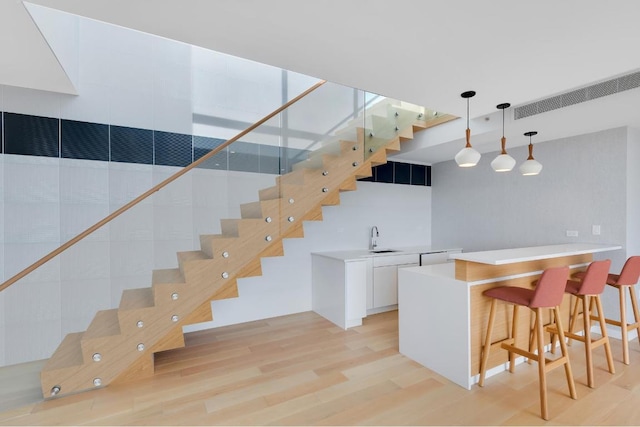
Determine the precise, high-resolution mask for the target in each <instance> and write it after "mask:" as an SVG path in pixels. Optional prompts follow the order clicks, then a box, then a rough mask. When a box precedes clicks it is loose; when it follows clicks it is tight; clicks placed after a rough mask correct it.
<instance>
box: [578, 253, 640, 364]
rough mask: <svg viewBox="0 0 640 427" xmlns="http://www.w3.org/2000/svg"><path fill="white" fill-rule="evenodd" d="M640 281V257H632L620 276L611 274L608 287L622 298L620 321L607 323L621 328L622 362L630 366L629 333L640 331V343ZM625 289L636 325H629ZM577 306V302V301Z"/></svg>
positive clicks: (580, 275)
mask: <svg viewBox="0 0 640 427" xmlns="http://www.w3.org/2000/svg"><path fill="white" fill-rule="evenodd" d="M584 275H585V273H584V272H581V273H577V274H575V275H574V276H573V277H575V278H578V279H582V278H583V277H584ZM638 279H640V256H632V257H630V258H629V259H627V261H626V262H625V263H624V267H622V271H621V272H620V274H609V276H608V277H607V285H609V286H613V287H614V288H617V289H618V294H619V297H620V321H617V320H614V319H607V318H605V319H604V320H605V322H606V323H608V324H610V325H614V326H618V327H620V330H621V334H622V361H623V362H624V364H625V365H628V364H629V338H628V337H629V331H633V330H634V329H636V330H638V332H637V333H638V341H640V329H639V328H640V313H639V312H638V299H637V298H636V291H635V285H636V284H637V283H638ZM625 289H628V290H629V297H630V298H631V307H632V308H633V317H634V320H635V323H627V302H626V293H625ZM576 304H577V300H576Z"/></svg>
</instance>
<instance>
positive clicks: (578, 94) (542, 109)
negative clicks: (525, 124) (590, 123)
mask: <svg viewBox="0 0 640 427" xmlns="http://www.w3.org/2000/svg"><path fill="white" fill-rule="evenodd" d="M637 87H640V71H637V72H635V73H632V74H627V75H626V76H622V77H618V78H615V79H612V80H607V81H605V82H602V83H597V84H595V85H592V86H587V87H583V88H582V89H576V90H574V91H571V92H567V93H563V94H562V95H556V96H553V97H551V98H547V99H542V100H540V101H536V102H532V103H530V104H526V105H522V106H520V107H516V108H514V112H513V115H514V118H515V120H518V119H523V118H525V117H529V116H535V115H536V114H540V113H546V112H547V111H552V110H557V109H558V108H563V107H568V106H569V105H575V104H579V103H581V102H586V101H590V100H592V99H597V98H601V97H603V96H607V95H613V94H614V93H618V92H623V91H625V90H629V89H635V88H637Z"/></svg>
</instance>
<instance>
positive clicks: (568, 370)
mask: <svg viewBox="0 0 640 427" xmlns="http://www.w3.org/2000/svg"><path fill="white" fill-rule="evenodd" d="M553 311H554V313H555V319H556V329H557V330H558V339H559V341H560V351H561V353H562V357H564V358H566V360H565V362H564V373H565V376H566V377H567V385H568V386H569V394H570V395H571V398H572V399H577V398H578V394H577V393H576V383H575V382H574V381H573V372H572V371H571V363H569V353H568V351H567V343H566V342H565V340H564V338H565V337H564V330H563V329H562V319H561V318H560V307H557V306H556V307H554V309H553Z"/></svg>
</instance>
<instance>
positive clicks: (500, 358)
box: [398, 243, 622, 389]
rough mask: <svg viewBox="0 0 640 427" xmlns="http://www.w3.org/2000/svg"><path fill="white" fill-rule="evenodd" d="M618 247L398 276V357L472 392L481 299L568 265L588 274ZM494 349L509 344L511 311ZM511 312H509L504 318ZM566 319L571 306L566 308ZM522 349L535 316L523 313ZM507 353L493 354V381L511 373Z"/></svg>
mask: <svg viewBox="0 0 640 427" xmlns="http://www.w3.org/2000/svg"><path fill="white" fill-rule="evenodd" d="M619 249H622V247H621V246H619V245H599V244H588V243H575V244H564V245H549V246H535V247H527V248H516V249H504V250H496V251H483V252H469V253H459V254H451V255H450V256H449V257H450V258H452V259H455V264H454V263H445V264H435V265H428V266H423V267H412V268H406V269H402V270H400V271H399V272H398V280H399V284H398V322H399V325H398V328H399V340H400V353H402V354H404V355H405V356H407V357H409V358H411V359H413V360H415V361H417V362H418V363H420V364H422V365H424V366H425V367H427V368H429V369H432V370H433V371H435V372H437V373H439V374H440V375H443V376H444V377H446V378H448V379H449V380H451V381H453V382H454V383H456V384H458V385H460V386H462V387H465V388H467V389H470V388H471V386H472V385H473V384H475V383H476V382H477V379H478V373H479V371H480V358H481V348H482V344H483V340H484V334H485V332H486V327H487V321H488V316H489V305H490V300H489V299H488V298H487V297H485V296H483V295H482V293H483V292H484V291H485V290H487V289H490V288H492V287H496V286H504V285H508V286H520V287H527V288H531V287H532V282H533V281H535V280H537V279H538V278H539V277H540V275H541V274H542V271H543V270H544V269H545V268H549V267H556V266H564V265H567V266H569V267H570V269H571V273H572V274H573V273H575V272H576V271H580V270H583V269H584V268H586V266H587V265H588V264H589V263H590V262H591V261H592V260H593V254H594V253H598V252H608V251H615V250H619ZM499 309H500V311H498V313H497V316H496V323H495V326H494V332H493V339H494V342H496V341H499V340H501V339H506V338H507V337H508V335H507V334H508V327H509V326H510V325H509V323H510V318H511V315H510V309H509V306H508V305H506V304H503V305H501V306H499ZM502 310H505V311H502ZM561 310H562V312H563V317H564V316H565V315H566V316H568V310H569V299H568V298H565V300H564V302H563V305H562V306H561ZM519 316H520V321H519V325H520V327H519V328H518V331H519V334H518V335H519V337H518V338H519V340H518V342H517V343H516V345H518V346H522V347H526V345H527V342H526V341H527V339H528V336H529V333H528V332H529V330H528V328H529V324H530V313H529V310H520V313H519ZM506 363H507V352H506V351H493V352H491V356H490V358H489V362H488V365H487V366H488V370H487V377H489V376H491V375H494V374H496V373H498V372H501V371H503V370H504V369H506V367H507V365H506Z"/></svg>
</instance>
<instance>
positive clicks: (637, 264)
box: [617, 256, 640, 285]
mask: <svg viewBox="0 0 640 427" xmlns="http://www.w3.org/2000/svg"><path fill="white" fill-rule="evenodd" d="M639 278H640V256H632V257H630V258H629V259H628V260H627V262H625V263H624V267H622V271H621V272H620V277H619V278H618V281H617V284H618V285H635V284H636V283H638V279H639Z"/></svg>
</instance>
